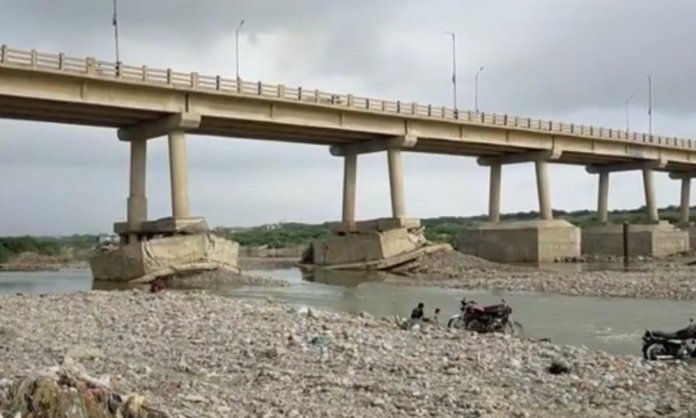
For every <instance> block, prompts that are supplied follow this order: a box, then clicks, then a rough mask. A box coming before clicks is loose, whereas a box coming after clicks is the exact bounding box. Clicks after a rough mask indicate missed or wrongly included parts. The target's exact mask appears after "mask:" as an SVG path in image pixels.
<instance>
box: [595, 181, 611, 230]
mask: <svg viewBox="0 0 696 418" xmlns="http://www.w3.org/2000/svg"><path fill="white" fill-rule="evenodd" d="M608 202H609V172H608V171H601V172H600V173H599V193H598V196H597V219H598V220H599V222H601V223H604V224H605V223H607V222H608V221H609V213H608V209H607V208H608Z"/></svg>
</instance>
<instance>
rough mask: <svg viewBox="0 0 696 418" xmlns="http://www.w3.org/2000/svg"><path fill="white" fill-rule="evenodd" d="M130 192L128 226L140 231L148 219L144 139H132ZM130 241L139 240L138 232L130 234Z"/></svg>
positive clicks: (131, 229) (145, 142)
mask: <svg viewBox="0 0 696 418" xmlns="http://www.w3.org/2000/svg"><path fill="white" fill-rule="evenodd" d="M130 148H131V150H130V151H131V152H130V192H129V195H128V214H127V218H128V228H129V230H130V231H139V230H140V228H141V224H142V223H143V222H145V221H147V195H146V192H145V188H146V175H147V141H146V140H144V139H140V140H133V141H130ZM127 239H128V241H129V242H135V241H138V240H139V236H138V234H137V233H131V234H130V235H129V236H128V238H127Z"/></svg>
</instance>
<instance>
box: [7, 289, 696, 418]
mask: <svg viewBox="0 0 696 418" xmlns="http://www.w3.org/2000/svg"><path fill="white" fill-rule="evenodd" d="M0 334H1V335H2V338H1V339H0V351H2V356H0V382H1V381H3V379H10V380H12V379H15V378H16V376H21V375H25V374H27V373H30V372H32V371H38V370H41V369H44V368H46V367H51V366H55V365H58V364H60V363H61V362H62V361H63V359H64V358H65V356H66V354H69V357H70V358H71V359H72V360H74V361H77V362H79V363H81V364H82V366H84V367H85V368H86V370H87V371H88V372H89V373H90V374H91V375H93V376H101V375H104V374H106V375H108V376H109V377H110V378H111V385H112V386H113V387H114V389H116V390H118V391H120V392H123V393H130V392H132V391H135V392H138V393H140V394H142V395H144V396H146V397H147V399H148V400H149V401H150V402H151V403H152V405H153V406H157V407H161V408H163V409H165V410H167V411H169V412H170V413H171V414H172V415H173V416H174V417H184V416H189V417H192V416H195V417H242V416H264V417H271V416H290V417H293V416H294V417H334V416H354V417H367V416H384V417H405V416H452V417H455V416H456V417H480V416H488V417H508V416H510V417H560V416H564V417H566V416H577V417H616V416H657V415H658V414H671V413H680V412H681V413H686V411H693V410H694V408H696V375H695V374H694V373H693V368H692V367H689V365H687V364H683V363H671V364H666V363H648V362H645V361H643V360H641V359H639V358H637V357H629V356H623V357H621V356H614V355H609V354H606V353H602V352H593V351H590V350H588V349H586V348H582V347H561V346H555V345H551V344H550V343H532V342H529V341H525V340H521V339H516V338H512V337H509V336H507V337H506V336H501V335H491V336H482V335H474V334H469V333H463V332H456V333H449V332H447V331H445V330H442V329H438V328H429V329H426V332H419V331H401V330H398V329H396V328H395V326H394V324H393V322H391V321H387V320H380V319H376V318H372V317H369V316H364V317H361V316H348V315H343V314H330V313H323V312H313V311H312V312H311V313H307V312H305V311H302V310H301V311H299V312H298V310H297V309H293V308H290V307H288V306H285V305H281V304H275V303H268V302H246V301H239V300H233V299H226V298H222V297H217V296H213V295H208V294H204V293H200V292H164V293H161V294H156V295H151V294H146V293H141V292H136V291H123V292H89V293H80V294H72V295H60V296H47V297H42V298H27V297H2V298H0ZM553 362H559V363H561V364H563V365H565V366H567V367H568V368H569V372H568V373H565V374H559V375H555V374H552V373H550V372H549V371H548V370H547V369H548V367H549V366H550V365H551V364H552V363H553ZM0 397H1V396H0ZM0 402H1V401H0ZM1 408H2V407H1V406H0V410H2V409H1Z"/></svg>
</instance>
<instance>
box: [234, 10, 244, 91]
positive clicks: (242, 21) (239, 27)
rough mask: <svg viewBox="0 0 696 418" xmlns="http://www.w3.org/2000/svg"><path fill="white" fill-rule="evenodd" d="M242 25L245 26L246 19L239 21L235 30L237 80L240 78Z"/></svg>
mask: <svg viewBox="0 0 696 418" xmlns="http://www.w3.org/2000/svg"><path fill="white" fill-rule="evenodd" d="M242 26H244V19H242V20H241V21H240V22H239V26H238V27H237V30H236V31H234V57H235V58H234V63H235V69H236V73H237V80H239V31H240V30H242Z"/></svg>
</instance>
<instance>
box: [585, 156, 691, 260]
mask: <svg viewBox="0 0 696 418" xmlns="http://www.w3.org/2000/svg"><path fill="white" fill-rule="evenodd" d="M665 166H666V161H645V162H639V163H625V164H616V165H609V166H589V167H587V171H588V172H589V173H591V174H599V187H598V189H599V202H598V205H597V220H598V221H599V222H600V223H601V225H595V226H587V227H584V228H583V230H582V253H583V254H587V255H603V256H606V255H613V256H621V255H623V225H616V224H611V223H609V222H608V214H607V212H608V209H607V201H608V194H609V174H610V173H612V172H622V171H630V170H640V171H641V175H642V177H643V192H644V195H645V207H646V215H647V217H648V223H647V224H633V225H630V226H629V233H628V241H629V242H628V246H629V254H631V255H633V256H655V257H659V256H665V255H670V254H675V253H679V252H682V251H686V250H688V248H689V236H688V233H687V232H685V231H683V230H681V229H679V228H676V227H675V226H674V225H671V224H670V223H669V222H667V221H660V218H659V215H658V212H657V204H656V203H655V183H654V179H653V176H654V169H655V168H664V167H665ZM682 185H683V184H682ZM682 192H683V189H682ZM683 198H684V195H683V194H682V199H683ZM687 200H688V196H687ZM682 202H683V200H682ZM687 205H688V203H687Z"/></svg>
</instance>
